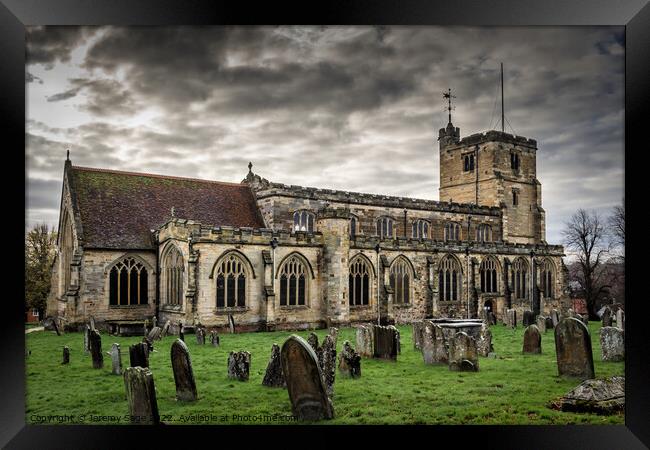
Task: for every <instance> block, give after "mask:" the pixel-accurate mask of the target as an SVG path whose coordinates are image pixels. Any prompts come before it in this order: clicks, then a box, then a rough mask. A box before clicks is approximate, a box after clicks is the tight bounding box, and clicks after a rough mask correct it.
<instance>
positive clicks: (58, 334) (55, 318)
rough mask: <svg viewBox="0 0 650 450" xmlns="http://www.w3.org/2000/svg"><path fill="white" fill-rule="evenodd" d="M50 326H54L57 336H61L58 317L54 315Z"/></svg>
mask: <svg viewBox="0 0 650 450" xmlns="http://www.w3.org/2000/svg"><path fill="white" fill-rule="evenodd" d="M52 326H53V327H54V331H56V335H57V336H61V335H62V334H63V327H62V326H61V322H60V321H59V318H58V317H54V318H53V319H52Z"/></svg>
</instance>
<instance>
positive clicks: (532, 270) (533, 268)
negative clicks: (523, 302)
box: [528, 250, 535, 312]
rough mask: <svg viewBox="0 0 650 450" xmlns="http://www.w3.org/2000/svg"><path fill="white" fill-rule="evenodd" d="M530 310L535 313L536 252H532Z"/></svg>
mask: <svg viewBox="0 0 650 450" xmlns="http://www.w3.org/2000/svg"><path fill="white" fill-rule="evenodd" d="M529 284H530V287H529V288H528V289H529V291H530V310H531V311H533V312H534V311H535V252H534V251H532V250H531V251H530V283H529Z"/></svg>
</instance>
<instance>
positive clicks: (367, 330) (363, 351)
mask: <svg viewBox="0 0 650 450" xmlns="http://www.w3.org/2000/svg"><path fill="white" fill-rule="evenodd" d="M356 338H357V352H359V354H360V355H361V356H364V357H366V358H372V356H373V355H374V353H375V351H374V338H373V325H360V326H359V327H357V335H356Z"/></svg>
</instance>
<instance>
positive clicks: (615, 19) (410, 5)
mask: <svg viewBox="0 0 650 450" xmlns="http://www.w3.org/2000/svg"><path fill="white" fill-rule="evenodd" d="M227 23H236V24H253V23H265V24H269V23H298V24H357V25H360V24H368V25H371V24H372V25H380V24H385V25H405V24H423V25H475V26H481V25H488V26H491V25H511V26H530V25H557V26H565V25H576V26H581V25H623V26H625V30H626V32H625V44H626V56H625V59H626V61H625V64H626V76H625V167H626V177H625V179H626V185H625V201H626V210H627V213H628V216H630V217H628V224H629V223H634V221H635V220H636V219H635V218H634V215H635V214H637V212H638V211H640V210H641V207H642V206H643V201H644V197H643V193H644V191H645V190H647V188H646V189H643V188H641V189H640V193H637V191H636V189H634V184H633V183H634V182H635V181H638V185H639V186H641V183H643V182H644V176H643V174H639V175H638V176H636V173H635V172H637V171H641V170H643V163H642V159H641V158H643V156H645V155H643V153H644V152H645V151H647V150H646V149H647V145H648V144H647V140H646V137H645V129H644V126H645V125H646V124H645V122H644V117H646V116H647V112H648V109H649V107H648V105H649V104H650V101H649V100H650V96H649V95H648V93H649V90H650V70H649V67H648V66H649V62H650V5H649V4H648V2H647V1H646V0H625V1H618V2H613V1H608V0H594V1H587V0H579V1H573V2H566V1H563V0H553V1H549V0H546V1H539V0H525V1H524V0H500V1H492V2H487V1H485V2H480V1H471V0H463V1H454V2H450V1H446V2H441V1H436V2H433V1H426V0H404V1H384V0H382V1H372V2H370V1H358V0H355V1H351V0H348V1H340V0H339V1H328V2H321V3H318V4H313V3H312V2H300V3H295V4H294V3H290V2H285V3H281V4H280V5H278V4H277V3H274V2H265V3H261V2H260V3H259V4H250V3H246V2H237V3H235V2H229V3H225V2H220V3H215V2H211V1H207V0H201V1H197V0H185V1H168V0H144V1H143V0H140V1H136V0H131V1H126V0H105V1H90V0H89V1H78V0H56V1H55V0H49V1H48V0H42V1H37V0H0V55H1V56H2V59H1V60H2V64H1V67H2V69H0V79H1V80H2V81H1V84H0V110H1V111H2V115H1V117H2V118H3V123H2V125H3V131H4V132H3V138H4V139H3V142H4V143H5V151H4V152H3V154H2V156H3V159H4V160H5V168H6V169H7V170H6V171H5V174H4V176H3V178H5V179H6V180H7V181H6V182H5V183H6V184H5V186H6V187H5V189H4V192H5V202H4V204H3V206H4V208H3V212H4V219H5V220H4V221H5V224H7V225H9V226H10V229H11V230H14V232H16V235H15V236H16V237H17V236H23V234H24V222H23V223H21V221H20V220H17V219H16V217H15V215H11V214H13V213H14V212H15V211H16V210H17V209H18V207H16V208H15V209H14V207H10V206H8V203H10V201H11V200H15V199H16V198H14V196H15V195H16V193H15V192H14V191H15V190H17V189H14V188H13V187H14V186H17V185H18V184H19V183H20V180H19V179H20V178H21V176H22V175H24V178H23V180H24V182H25V189H27V186H26V180H27V177H26V174H25V172H24V169H25V165H24V163H25V158H24V153H22V152H20V150H19V149H20V148H21V142H22V143H23V144H24V138H25V135H24V133H23V132H24V126H25V117H26V115H25V112H26V111H25V104H26V102H25V56H24V55H25V52H24V36H25V33H24V30H25V26H29V25H84V24H86V25H110V24H115V25H117V24H119V25H192V24H196V25H203V24H214V25H219V24H227ZM644 113H646V114H644ZM7 137H9V138H10V139H9V140H8V141H7ZM7 142H10V144H6V143H7ZM23 148H24V147H23ZM23 151H24V150H23ZM635 159H638V160H639V162H638V163H637V162H636V161H635ZM20 168H22V169H23V172H22V174H21V170H20ZM628 170H629V172H628ZM645 178H647V176H646V177H645ZM17 198H20V197H17ZM24 198H25V197H23V202H22V203H23V208H24V207H25V204H24ZM17 203H18V205H20V204H21V201H20V200H19V201H18V202H17ZM637 205H638V206H637ZM630 206H631V207H630ZM630 220H632V222H630ZM21 227H22V228H21ZM635 228H637V227H634V226H630V225H628V227H627V230H626V231H627V233H628V240H629V239H630V237H629V231H630V229H632V231H633V235H632V238H631V239H632V241H631V242H633V243H636V246H635V245H631V246H628V248H629V250H628V251H627V255H626V259H627V260H628V261H632V263H628V266H627V276H626V293H627V300H628V301H627V302H626V313H627V314H626V325H627V326H626V328H627V330H626V335H627V336H626V353H627V355H626V361H625V372H626V378H627V379H626V411H625V413H626V415H625V418H626V419H625V420H626V424H625V426H613V425H608V426H442V427H435V428H430V427H403V429H392V427H344V426H337V427H335V428H336V430H334V429H332V428H331V427H324V428H323V427H293V428H292V429H291V432H290V433H291V434H290V435H289V434H288V431H287V430H286V429H282V427H280V428H278V427H264V428H261V427H255V426H254V427H253V428H247V429H246V430H249V429H250V430H253V429H254V431H255V433H247V432H246V430H243V429H241V428H240V427H227V428H226V427H215V426H201V427H164V426H163V427H124V426H119V427H116V426H102V427H99V426H44V425H43V426H37V425H26V424H25V366H24V355H25V339H24V328H23V327H24V325H23V323H24V320H23V319H24V317H23V316H24V306H23V302H22V300H21V299H22V298H23V297H24V296H23V292H21V290H20V289H21V286H20V283H16V279H13V276H12V275H13V270H16V272H17V271H18V270H19V269H22V264H21V261H23V258H22V257H21V256H20V255H24V248H23V242H22V240H21V239H20V238H15V237H14V238H13V239H12V237H11V235H10V234H9V232H5V233H6V234H5V240H4V242H5V246H10V251H8V252H5V261H6V262H8V263H9V265H8V267H10V268H13V269H12V272H10V274H9V276H8V274H7V272H4V275H5V277H3V278H4V281H5V282H4V283H3V284H4V287H5V289H3V294H4V295H3V296H2V302H3V309H2V311H3V312H2V318H3V320H2V324H3V326H2V327H0V332H1V333H2V335H3V336H2V337H3V339H2V341H0V342H1V343H2V345H0V349H1V350H0V351H1V352H2V355H1V356H0V361H2V370H0V377H1V379H2V384H1V386H2V396H0V411H1V412H0V417H1V419H0V420H2V426H1V427H0V445H2V446H3V447H5V448H66V449H70V448H76V447H81V448H120V447H131V446H135V445H138V446H142V445H147V446H150V445H156V446H158V445H160V443H163V444H164V447H169V446H171V445H175V444H178V445H184V446H187V445H192V446H195V445H228V444H227V443H226V440H225V439H224V436H227V437H228V438H235V439H237V440H238V441H239V444H236V445H242V444H244V443H248V440H249V439H250V437H260V438H262V439H263V440H268V441H269V442H270V441H276V442H279V443H282V442H285V443H286V442H302V443H304V442H314V437H316V435H317V434H320V433H323V435H324V437H328V438H329V444H330V445H340V444H345V443H349V442H351V441H350V438H355V437H358V438H361V439H367V438H368V437H375V438H379V439H381V438H383V437H384V436H386V437H390V436H396V437H398V439H401V440H402V445H403V444H406V445H414V444H415V442H416V441H415V439H424V440H425V442H424V443H423V444H420V445H426V442H427V441H428V442H430V443H431V444H430V445H435V446H438V445H445V444H443V443H444V442H449V443H450V444H446V445H453V446H454V447H455V446H458V445H460V446H461V447H464V446H486V445H487V446H488V447H489V448H504V449H505V448H553V449H564V448H566V449H572V450H575V449H579V448H589V449H599V448H603V449H614V448H615V449H623V448H625V449H632V448H644V447H647V446H649V445H650V427H649V426H648V423H650V389H649V384H650V383H649V381H650V379H649V378H648V373H650V364H649V363H648V359H649V358H648V353H650V352H648V348H649V347H650V346H649V345H648V342H650V341H649V340H648V337H647V335H645V333H644V332H645V329H644V328H645V327H644V324H643V321H644V318H645V314H646V313H647V311H648V306H647V304H648V301H647V300H646V296H644V295H643V292H642V291H636V290H635V289H633V288H632V285H633V283H632V282H631V281H630V280H632V281H634V280H638V279H639V278H641V279H643V275H640V274H639V272H640V271H641V270H643V264H642V262H641V261H642V260H641V259H640V258H639V259H638V261H639V262H638V263H637V262H635V261H636V259H635V254H636V255H638V256H641V252H642V251H643V250H642V249H643V243H644V240H643V237H642V236H640V235H641V232H642V231H637V230H636V229H635ZM634 233H637V235H635V234H634ZM12 245H13V246H14V247H11V246H12ZM15 276H16V277H17V279H19V278H20V277H22V275H21V274H18V273H16V274H15ZM638 284H639V283H638V282H636V283H635V284H634V285H635V286H636V285H638ZM53 389H56V386H53ZM397 428H402V427H397ZM406 428H408V429H406ZM116 431H118V432H116ZM340 433H345V436H343V435H341V434H340ZM280 436H284V437H283V439H282V440H280V439H279V438H280ZM289 438H290V439H289ZM297 439H306V440H307V441H297ZM210 443H212V444H210ZM387 444H388V442H386V443H385V444H384V445H387ZM392 445H397V444H392ZM415 445H418V444H415Z"/></svg>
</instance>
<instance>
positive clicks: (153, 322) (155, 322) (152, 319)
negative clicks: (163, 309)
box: [151, 316, 158, 328]
mask: <svg viewBox="0 0 650 450" xmlns="http://www.w3.org/2000/svg"><path fill="white" fill-rule="evenodd" d="M151 326H152V327H154V328H156V327H157V326H158V318H157V317H156V316H153V317H152V318H151Z"/></svg>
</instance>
